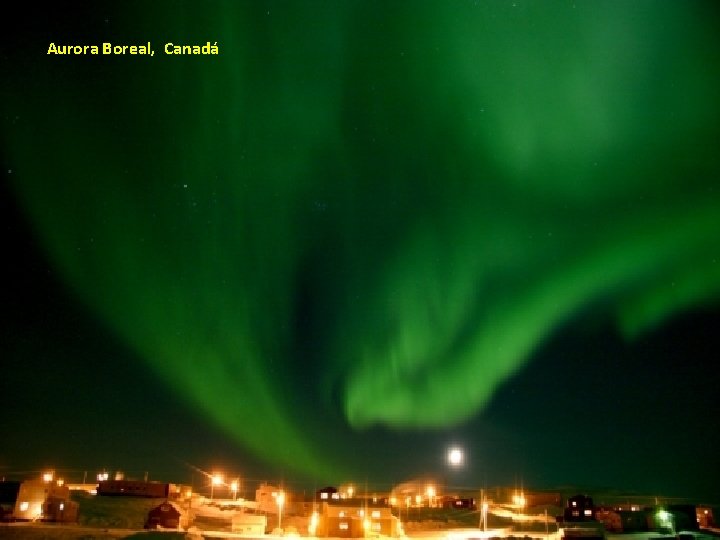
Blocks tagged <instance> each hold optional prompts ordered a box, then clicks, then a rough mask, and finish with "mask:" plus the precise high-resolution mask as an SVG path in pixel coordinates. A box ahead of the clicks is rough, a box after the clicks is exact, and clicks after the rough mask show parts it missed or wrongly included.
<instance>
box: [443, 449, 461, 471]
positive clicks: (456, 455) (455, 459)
mask: <svg viewBox="0 0 720 540" xmlns="http://www.w3.org/2000/svg"><path fill="white" fill-rule="evenodd" d="M464 458H465V456H464V454H463V451H462V449H461V448H458V447H453V448H451V449H450V450H448V455H447V460H448V464H449V465H450V466H451V467H460V466H462V464H463V461H464Z"/></svg>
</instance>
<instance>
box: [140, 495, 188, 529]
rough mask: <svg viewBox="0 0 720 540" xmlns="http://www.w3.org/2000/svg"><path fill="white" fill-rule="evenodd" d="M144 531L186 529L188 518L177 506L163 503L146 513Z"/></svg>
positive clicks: (166, 502) (168, 502) (171, 503)
mask: <svg viewBox="0 0 720 540" xmlns="http://www.w3.org/2000/svg"><path fill="white" fill-rule="evenodd" d="M145 528H146V529H172V530H178V531H179V530H183V529H187V528H188V516H187V513H186V512H185V511H183V509H182V508H180V506H178V505H177V504H175V503H173V502H170V501H165V502H164V503H162V504H160V505H158V506H156V507H155V508H153V509H151V510H150V511H149V512H148V517H147V520H146V521H145Z"/></svg>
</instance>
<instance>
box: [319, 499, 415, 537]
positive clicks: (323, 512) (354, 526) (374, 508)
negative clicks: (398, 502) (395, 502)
mask: <svg viewBox="0 0 720 540" xmlns="http://www.w3.org/2000/svg"><path fill="white" fill-rule="evenodd" d="M308 532H309V533H310V535H311V536H312V535H314V536H317V537H333V538H363V537H366V536H390V537H399V536H401V535H402V526H401V524H400V520H399V519H398V518H397V517H395V516H394V515H393V514H392V508H391V507H390V506H388V505H387V504H385V503H383V502H380V503H373V502H372V499H341V500H339V501H338V500H335V499H331V500H330V501H324V502H321V503H320V506H319V508H318V512H317V513H316V514H313V516H312V517H311V520H310V527H309V531H308Z"/></svg>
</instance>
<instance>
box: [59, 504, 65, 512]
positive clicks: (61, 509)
mask: <svg viewBox="0 0 720 540" xmlns="http://www.w3.org/2000/svg"><path fill="white" fill-rule="evenodd" d="M63 510H65V503H60V511H61V512H62V511H63Z"/></svg>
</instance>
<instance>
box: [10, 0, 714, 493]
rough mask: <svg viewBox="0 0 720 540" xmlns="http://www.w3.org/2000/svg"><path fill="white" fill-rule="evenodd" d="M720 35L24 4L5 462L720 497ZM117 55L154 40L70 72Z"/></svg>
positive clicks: (672, 15)
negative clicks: (103, 50) (65, 48)
mask: <svg viewBox="0 0 720 540" xmlns="http://www.w3.org/2000/svg"><path fill="white" fill-rule="evenodd" d="M717 23H718V18H717V12H716V9H715V8H714V6H713V4H712V3H692V4H674V5H662V6H661V5H658V4H656V3H650V2H628V3H623V4H618V3H603V2H587V3H585V2H578V3H576V4H569V3H566V2H558V3H552V2H551V3H545V4H542V7H541V6H540V5H536V4H528V3H526V2H522V1H517V2H488V3H480V4H473V3H469V2H468V3H465V2H463V3H457V4H451V5H448V4H447V3H445V2H423V3H415V4H402V3H394V4H391V5H390V7H388V6H385V5H384V3H380V2H378V3H373V2H369V3H368V2H363V3H324V2H317V3H316V2H312V3H301V2H297V3H274V2H267V3H266V2H257V3H246V4H231V3H228V4H222V3H211V4H208V5H207V6H204V7H203V8H200V7H197V6H194V7H191V6H189V5H185V4H182V3H180V4H176V3H173V4H163V3H160V4H156V5H154V6H153V7H151V8H148V7H147V6H146V5H144V4H140V3H138V4H132V3H128V4H125V3H123V4H122V7H120V4H117V5H103V4H96V5H95V7H94V8H93V9H92V10H85V9H80V8H77V9H76V8H74V7H73V6H72V5H70V6H67V7H66V8H63V10H62V11H61V12H60V11H58V12H53V11H52V10H51V11H47V12H43V13H42V14H40V15H37V14H32V15H30V14H28V15H27V16H26V17H23V16H20V17H18V19H17V20H16V24H15V27H14V28H13V32H12V33H11V34H8V36H6V37H5V38H4V39H5V40H6V43H5V44H4V46H3V52H2V62H3V71H4V72H5V73H7V74H8V76H7V77H6V78H7V81H6V83H5V84H4V85H3V88H2V91H1V92H2V94H1V97H2V112H3V114H2V122H3V123H2V139H1V140H2V160H3V169H2V173H3V184H2V197H1V204H2V207H1V208H0V210H1V216H2V217H1V219H2V231H3V233H4V238H5V245H6V248H5V253H6V257H5V264H4V270H3V272H4V278H5V279H4V283H5V288H4V290H5V294H4V299H3V301H2V303H1V304H0V318H1V321H2V326H1V327H0V328H1V330H0V332H1V333H0V336H2V339H1V340H0V346H1V350H0V355H1V358H2V364H1V365H2V371H1V373H0V390H1V391H0V396H1V397H0V400H1V401H0V409H1V410H2V411H3V414H2V420H1V421H0V422H2V424H0V427H1V428H2V433H3V434H4V436H3V440H2V443H0V474H5V475H7V476H18V475H20V476H22V475H23V474H25V473H24V472H23V471H39V470H41V469H43V468H45V467H54V468H56V469H59V470H65V471H68V474H71V471H74V472H73V473H72V474H76V475H81V474H82V471H85V470H87V471H89V473H90V474H93V475H94V474H95V472H97V470H99V469H102V468H108V469H110V470H116V469H120V470H124V471H127V472H128V474H130V475H136V476H140V475H142V474H143V473H144V471H149V472H150V475H151V477H154V478H158V479H163V480H170V481H178V482H188V481H191V480H195V478H194V477H193V476H192V475H193V472H192V470H193V469H192V468H191V467H189V466H188V465H187V464H191V465H192V466H195V467H198V468H200V469H203V470H212V469H214V468H218V467H221V468H223V469H224V470H227V471H232V474H238V475H240V476H242V477H243V478H244V479H246V481H247V482H248V483H249V484H251V483H253V482H257V481H260V480H269V481H281V480H282V481H285V482H287V483H295V482H297V483H298V484H302V485H305V486H308V487H312V486H320V485H327V484H338V483H341V482H346V481H353V482H364V481H367V482H368V483H369V484H372V485H374V486H377V487H378V489H383V488H388V487H390V486H392V485H393V484H394V483H397V482H400V481H403V480H407V479H410V478H413V477H416V476H419V475H423V474H434V475H437V476H439V477H441V478H443V479H444V480H445V482H446V483H447V484H448V485H452V486H458V487H466V488H474V487H478V486H481V485H512V484H516V483H518V482H522V483H523V484H524V485H526V486H528V487H532V488H538V489H541V488H554V487H558V486H567V485H577V486H583V487H586V488H598V487H608V488H616V489H620V490H632V491H639V492H645V493H648V494H661V495H665V496H688V497H693V498H697V499H700V500H705V501H707V502H717V501H718V499H719V498H718V492H717V485H718V481H720V467H719V466H718V460H717V457H716V456H717V455H718V454H719V451H720V430H718V429H717V418H718V413H720V398H718V392H717V382H718V375H720V368H719V367H718V365H717V356H718V350H720V347H719V346H720V337H718V332H717V328H718V327H719V326H718V323H720V302H719V300H718V298H719V296H718V291H720V263H719V262H718V260H719V259H720V193H718V189H717V186H718V173H719V172H720V163H719V161H718V153H717V148H718V147H720V146H718V143H720V140H719V137H718V135H720V128H719V127H718V126H720V106H719V105H718V101H717V99H716V94H717V88H718V83H719V82H720V80H719V79H720V75H718V73H720V71H718V70H717V63H718V54H719V53H720V43H719V38H718V36H719V35H720V32H717V30H718V24H717ZM107 41H111V42H112V43H114V44H127V45H131V44H138V45H142V44H144V43H146V42H147V41H151V42H152V44H153V45H152V46H153V49H154V51H155V56H154V57H141V56H103V55H99V56H92V55H71V56H60V55H49V54H47V51H48V46H49V44H50V43H55V44H56V45H60V44H80V45H93V44H102V43H103V42H107ZM208 41H209V42H210V43H211V44H213V43H215V42H217V43H218V48H219V52H220V54H219V55H217V56H212V55H203V56H182V57H175V56H171V55H166V54H165V53H164V51H163V49H164V47H163V46H164V44H165V43H169V42H173V43H176V44H196V43H197V44H200V45H203V44H206V43H207V42H208ZM452 444H457V445H460V446H462V447H463V448H464V450H465V452H466V457H467V459H466V463H465V466H464V467H463V468H462V469H461V470H458V471H450V470H449V469H448V467H447V465H446V463H445V461H444V457H445V452H446V449H447V448H448V447H449V446H450V445H452ZM32 474H34V473H32ZM197 474H198V473H195V475H197Z"/></svg>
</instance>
